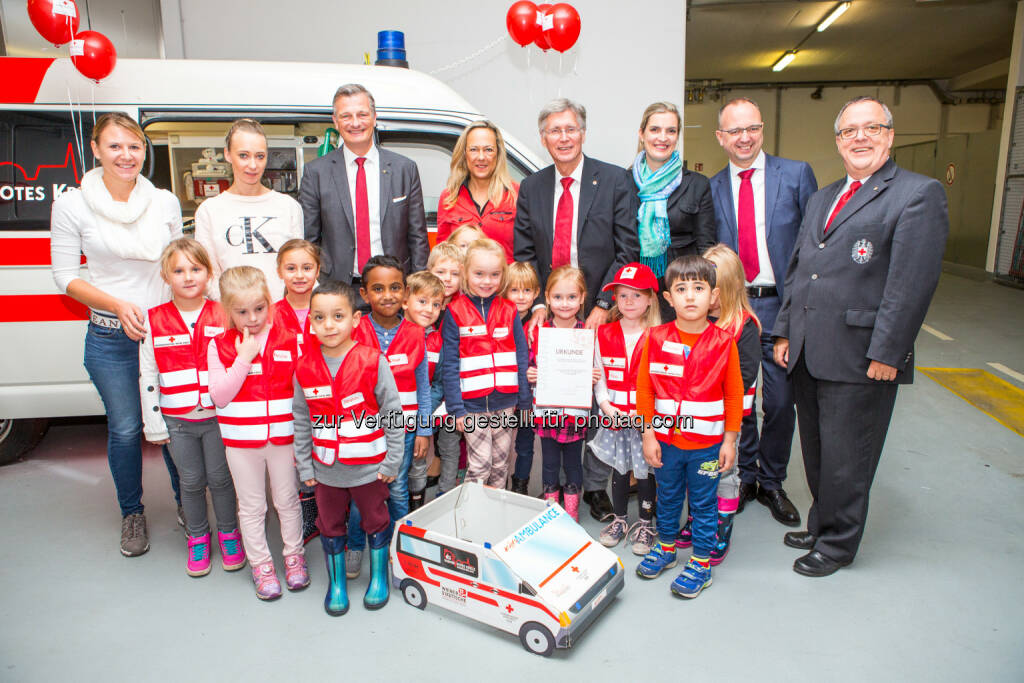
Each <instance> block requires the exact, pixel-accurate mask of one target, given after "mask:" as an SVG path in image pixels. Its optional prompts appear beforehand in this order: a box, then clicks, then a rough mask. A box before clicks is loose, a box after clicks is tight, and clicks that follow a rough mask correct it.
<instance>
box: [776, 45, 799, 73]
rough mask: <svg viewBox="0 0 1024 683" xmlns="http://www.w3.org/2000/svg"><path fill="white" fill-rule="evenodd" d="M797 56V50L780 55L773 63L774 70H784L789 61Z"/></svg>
mask: <svg viewBox="0 0 1024 683" xmlns="http://www.w3.org/2000/svg"><path fill="white" fill-rule="evenodd" d="M794 57H796V50H788V51H787V52H786V53H785V54H784V55H782V56H781V57H779V59H778V61H776V62H775V63H774V64H772V71H782V70H783V69H785V68H786V67H787V66H789V63H790V62H792V61H793V58H794Z"/></svg>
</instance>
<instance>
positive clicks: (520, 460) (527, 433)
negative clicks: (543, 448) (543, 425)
mask: <svg viewBox="0 0 1024 683" xmlns="http://www.w3.org/2000/svg"><path fill="white" fill-rule="evenodd" d="M535 435H536V432H534V431H533V430H532V429H531V428H529V427H520V428H519V430H518V431H517V432H516V464H515V469H514V470H513V471H512V476H513V477H515V478H516V479H525V480H526V481H529V480H530V470H532V469H533V437H534V436H535Z"/></svg>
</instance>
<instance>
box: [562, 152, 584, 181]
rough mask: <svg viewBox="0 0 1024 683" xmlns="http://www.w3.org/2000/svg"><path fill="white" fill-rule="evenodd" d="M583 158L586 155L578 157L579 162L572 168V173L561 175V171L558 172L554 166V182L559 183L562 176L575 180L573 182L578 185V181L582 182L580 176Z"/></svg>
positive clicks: (581, 174)
mask: <svg viewBox="0 0 1024 683" xmlns="http://www.w3.org/2000/svg"><path fill="white" fill-rule="evenodd" d="M584 159H586V157H580V163H578V164H576V168H574V169H573V171H572V173H570V174H569V175H567V176H565V175H562V174H561V173H559V172H558V168H557V167H556V168H555V176H556V178H555V180H556V182H558V183H559V184H561V182H562V178H572V179H573V180H574V181H575V184H576V185H579V184H580V182H582V178H583V161H584Z"/></svg>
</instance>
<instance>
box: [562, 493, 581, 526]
mask: <svg viewBox="0 0 1024 683" xmlns="http://www.w3.org/2000/svg"><path fill="white" fill-rule="evenodd" d="M564 498H565V511H566V512H568V513H569V516H570V517H572V518H573V521H575V522H576V523H577V524H579V521H580V494H578V493H566V494H565V496H564Z"/></svg>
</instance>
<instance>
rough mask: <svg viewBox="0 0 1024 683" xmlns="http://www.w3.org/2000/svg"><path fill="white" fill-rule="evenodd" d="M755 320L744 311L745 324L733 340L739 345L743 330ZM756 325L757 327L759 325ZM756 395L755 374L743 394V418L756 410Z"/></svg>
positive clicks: (739, 327)
mask: <svg viewBox="0 0 1024 683" xmlns="http://www.w3.org/2000/svg"><path fill="white" fill-rule="evenodd" d="M753 319H754V316H752V315H750V313H749V312H747V311H743V323H742V324H741V325H738V326H737V327H736V331H735V332H734V333H733V335H732V337H733V339H734V340H735V341H736V343H737V344H738V343H739V341H740V337H742V336H743V330H744V329H745V328H746V327H747V323H748V322H750V321H751V320H753ZM754 324H755V325H756V324H757V323H754ZM741 362H742V359H741ZM756 393H757V373H754V381H753V382H752V383H751V385H750V386H749V387H747V389H746V391H744V392H743V417H746V416H747V415H750V413H751V412H752V411H753V410H754V394H756Z"/></svg>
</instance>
